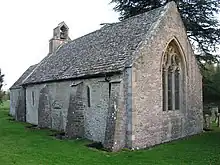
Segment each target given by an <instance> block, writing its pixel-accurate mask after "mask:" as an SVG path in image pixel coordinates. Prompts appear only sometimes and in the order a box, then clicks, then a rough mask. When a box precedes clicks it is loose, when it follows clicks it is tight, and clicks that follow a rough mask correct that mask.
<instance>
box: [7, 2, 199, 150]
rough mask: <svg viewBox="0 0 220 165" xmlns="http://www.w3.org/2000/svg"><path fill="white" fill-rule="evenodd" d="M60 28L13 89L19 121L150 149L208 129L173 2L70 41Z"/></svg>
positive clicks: (113, 146) (115, 146)
mask: <svg viewBox="0 0 220 165" xmlns="http://www.w3.org/2000/svg"><path fill="white" fill-rule="evenodd" d="M68 33H69V29H68V27H67V25H66V24H65V23H64V22H62V23H60V24H59V25H58V26H57V27H56V28H55V29H54V31H53V38H52V39H51V40H50V42H49V53H48V55H47V56H46V57H45V58H44V59H42V61H40V62H39V63H38V64H36V65H33V66H30V67H29V68H28V69H27V70H26V71H25V72H24V73H23V75H22V76H21V77H20V78H19V79H18V80H17V81H16V82H15V83H14V85H13V86H12V87H11V88H10V91H11V93H10V94H11V103H10V114H11V115H12V116H14V117H15V119H16V120H18V121H24V122H27V123H31V124H34V125H38V127H42V128H51V129H54V130H60V131H64V132H65V136H66V137H67V138H75V137H82V138H86V139H90V140H92V141H95V142H101V143H102V144H103V145H104V147H105V148H107V149H109V150H112V151H118V150H120V149H122V148H145V147H150V146H154V145H156V144H160V143H164V142H168V141H171V140H174V139H178V138H182V137H185V136H189V135H193V134H198V133H200V132H201V131H202V128H203V117H202V116H203V115H202V109H203V103H202V76H201V74H200V71H199V68H198V65H197V62H196V59H195V56H194V54H193V50H192V47H191V45H190V42H189V40H188V39H187V34H186V30H185V28H184V25H183V22H182V20H181V17H180V14H179V13H178V9H177V6H176V4H175V3H174V2H170V3H168V4H167V5H166V6H164V7H160V8H157V9H154V10H152V11H149V12H146V13H143V14H140V15H137V16H134V17H131V18H128V19H126V20H124V21H121V22H118V23H111V24H105V25H104V26H102V27H101V28H100V29H99V30H97V31H94V32H92V33H89V34H87V35H85V36H82V37H80V38H77V39H75V40H71V39H70V38H69V36H68Z"/></svg>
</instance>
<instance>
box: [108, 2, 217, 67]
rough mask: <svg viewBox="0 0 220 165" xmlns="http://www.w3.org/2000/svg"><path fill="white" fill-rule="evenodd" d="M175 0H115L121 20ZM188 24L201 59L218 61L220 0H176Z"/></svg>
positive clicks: (188, 33) (199, 59) (187, 26)
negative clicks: (216, 15) (217, 14)
mask: <svg viewBox="0 0 220 165" xmlns="http://www.w3.org/2000/svg"><path fill="white" fill-rule="evenodd" d="M170 1H172V0H112V3H116V6H115V7H114V10H115V11H118V12H120V15H121V17H120V20H123V19H126V18H128V17H131V16H135V15H137V14H141V13H144V12H147V11H150V10H152V9H155V8H158V7H161V6H164V5H166V4H167V3H168V2H170ZM174 1H175V2H176V4H177V7H178V10H179V12H180V15H181V17H182V20H183V23H184V25H185V27H186V31H187V35H188V38H189V39H190V41H191V43H192V44H193V45H194V47H195V48H196V52H199V53H197V56H196V57H197V59H198V62H200V64H202V63H201V61H206V62H209V63H211V62H216V61H218V60H217V56H216V54H215V53H214V52H216V48H217V45H218V44H220V26H219V22H218V20H217V18H216V17H215V14H216V13H218V12H219V10H220V1H219V0H174Z"/></svg>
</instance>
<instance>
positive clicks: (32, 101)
mask: <svg viewBox="0 0 220 165" xmlns="http://www.w3.org/2000/svg"><path fill="white" fill-rule="evenodd" d="M31 95H32V105H33V106H34V91H32V94H31Z"/></svg>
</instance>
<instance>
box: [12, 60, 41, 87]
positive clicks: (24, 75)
mask: <svg viewBox="0 0 220 165" xmlns="http://www.w3.org/2000/svg"><path fill="white" fill-rule="evenodd" d="M36 66H37V64H35V65H32V66H30V67H29V68H28V69H27V70H26V71H25V72H24V73H23V74H22V75H21V77H19V79H18V80H17V81H16V82H15V83H14V84H13V85H12V86H11V88H10V89H16V88H20V87H21V85H22V82H23V81H24V80H25V79H26V78H27V76H29V75H30V73H31V72H32V71H33V70H34V68H35V67H36Z"/></svg>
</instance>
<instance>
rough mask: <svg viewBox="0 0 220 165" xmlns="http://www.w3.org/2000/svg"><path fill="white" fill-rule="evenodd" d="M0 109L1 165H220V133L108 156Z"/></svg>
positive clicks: (78, 141) (6, 107) (3, 107)
mask: <svg viewBox="0 0 220 165" xmlns="http://www.w3.org/2000/svg"><path fill="white" fill-rule="evenodd" d="M8 106H9V103H8V102H7V103H5V104H4V105H3V106H0V165H13V164H17V165H110V164H111V165H157V164H161V165H183V164H187V165H190V164H193V165H194V164H198V165H203V164H204V165H209V164H212V165H218V164H219V165H220V130H218V129H216V130H215V131H213V132H208V133H203V134H201V135H197V136H193V137H190V138H188V139H186V140H179V141H175V142H171V143H167V144H163V145H159V146H157V147H154V148H152V149H150V150H139V151H134V152H129V151H121V152H118V153H108V152H104V151H98V150H95V149H90V148H88V147H86V146H85V145H86V144H88V141H82V140H69V141H68V140H65V141H61V140H57V139H54V138H53V137H51V136H49V135H50V134H51V132H50V131H49V130H36V129H35V130H33V129H28V128H26V127H25V126H26V125H27V124H24V123H18V122H15V121H10V120H8V119H9V118H10V117H9V116H8Z"/></svg>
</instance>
